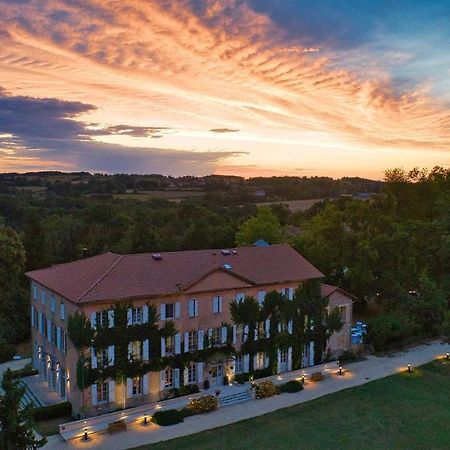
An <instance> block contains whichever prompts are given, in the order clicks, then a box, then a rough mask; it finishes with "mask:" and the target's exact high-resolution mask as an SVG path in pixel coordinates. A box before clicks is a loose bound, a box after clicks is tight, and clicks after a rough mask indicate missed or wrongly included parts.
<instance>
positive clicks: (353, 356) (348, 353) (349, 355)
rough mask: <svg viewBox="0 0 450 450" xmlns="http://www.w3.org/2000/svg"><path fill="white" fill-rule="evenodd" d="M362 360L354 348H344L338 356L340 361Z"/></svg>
mask: <svg viewBox="0 0 450 450" xmlns="http://www.w3.org/2000/svg"><path fill="white" fill-rule="evenodd" d="M359 360H361V355H359V354H358V353H355V352H354V351H353V350H344V351H343V352H342V353H341V355H340V356H339V358H338V361H339V363H347V362H354V361H359Z"/></svg>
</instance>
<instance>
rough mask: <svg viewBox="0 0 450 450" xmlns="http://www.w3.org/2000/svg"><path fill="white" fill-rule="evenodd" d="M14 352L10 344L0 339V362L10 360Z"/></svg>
mask: <svg viewBox="0 0 450 450" xmlns="http://www.w3.org/2000/svg"><path fill="white" fill-rule="evenodd" d="M14 353H15V349H14V347H13V346H12V345H11V344H8V343H7V342H6V341H5V340H4V339H0V363H4V362H6V361H10V360H11V359H12V358H13V356H14Z"/></svg>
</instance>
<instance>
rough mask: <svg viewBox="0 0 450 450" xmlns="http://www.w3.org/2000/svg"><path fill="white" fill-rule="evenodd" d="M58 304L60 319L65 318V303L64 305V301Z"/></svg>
mask: <svg viewBox="0 0 450 450" xmlns="http://www.w3.org/2000/svg"><path fill="white" fill-rule="evenodd" d="M59 306H60V317H61V320H66V305H64V303H61V304H60V305H59Z"/></svg>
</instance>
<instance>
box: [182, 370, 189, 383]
mask: <svg viewBox="0 0 450 450" xmlns="http://www.w3.org/2000/svg"><path fill="white" fill-rule="evenodd" d="M183 384H184V385H185V386H187V385H188V384H189V371H188V368H187V367H185V368H184V370H183Z"/></svg>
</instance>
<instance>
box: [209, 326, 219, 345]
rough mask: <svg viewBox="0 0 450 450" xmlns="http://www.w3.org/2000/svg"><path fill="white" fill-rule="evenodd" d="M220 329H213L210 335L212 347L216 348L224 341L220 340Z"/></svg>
mask: <svg viewBox="0 0 450 450" xmlns="http://www.w3.org/2000/svg"><path fill="white" fill-rule="evenodd" d="M220 331H221V329H220V328H212V329H211V333H210V340H211V342H210V345H211V346H216V345H221V343H222V341H221V339H220Z"/></svg>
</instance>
